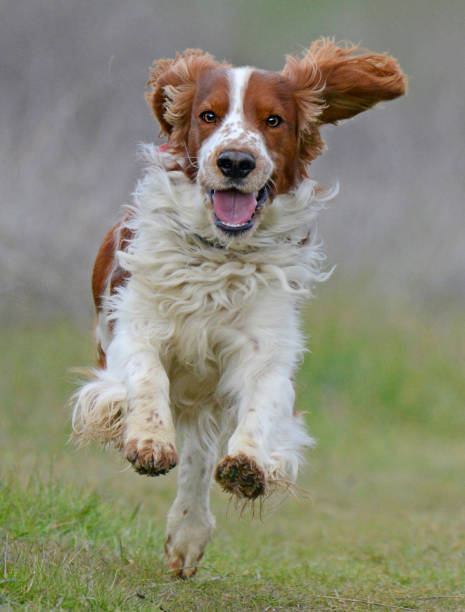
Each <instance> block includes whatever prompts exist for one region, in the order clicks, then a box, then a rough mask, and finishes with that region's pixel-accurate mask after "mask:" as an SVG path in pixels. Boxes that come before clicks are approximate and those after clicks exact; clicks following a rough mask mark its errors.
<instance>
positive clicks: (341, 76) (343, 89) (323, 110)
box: [283, 38, 407, 123]
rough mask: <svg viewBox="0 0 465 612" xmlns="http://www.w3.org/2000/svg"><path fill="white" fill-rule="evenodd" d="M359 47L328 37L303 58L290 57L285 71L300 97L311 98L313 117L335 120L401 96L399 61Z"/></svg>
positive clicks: (402, 77)
mask: <svg viewBox="0 0 465 612" xmlns="http://www.w3.org/2000/svg"><path fill="white" fill-rule="evenodd" d="M357 52H359V47H357V46H355V45H347V46H346V47H340V46H338V45H336V43H335V42H334V41H333V40H331V39H328V38H322V39H319V40H316V41H315V42H314V43H312V45H311V47H310V49H309V50H308V52H307V53H306V55H305V56H304V57H303V58H302V59H299V58H296V57H293V56H289V57H287V63H286V66H285V67H284V70H283V74H284V75H285V76H287V77H288V78H290V79H291V81H293V82H294V84H295V87H296V95H297V99H298V100H300V105H301V106H302V100H304V101H305V100H306V101H307V104H308V100H309V99H310V100H311V102H312V104H313V105H315V104H316V105H317V106H318V107H319V108H318V110H317V111H315V109H313V119H314V120H316V121H317V122H318V123H335V122H336V121H339V120H341V119H349V118H350V117H353V116H354V115H357V114H358V113H360V112H362V111H364V110H367V109H369V108H371V107H372V106H374V105H375V104H377V103H378V102H382V101H384V100H392V99H394V98H397V97H399V96H402V95H403V94H404V93H405V92H406V89H407V79H406V77H405V75H404V73H403V72H402V70H401V69H400V66H399V64H398V63H397V61H396V60H395V59H394V58H393V57H390V56H389V55H385V54H379V53H371V52H368V53H362V54H358V55H357Z"/></svg>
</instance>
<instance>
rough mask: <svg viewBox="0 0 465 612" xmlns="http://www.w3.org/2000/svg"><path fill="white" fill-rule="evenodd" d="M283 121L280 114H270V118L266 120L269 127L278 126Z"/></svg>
mask: <svg viewBox="0 0 465 612" xmlns="http://www.w3.org/2000/svg"><path fill="white" fill-rule="evenodd" d="M282 122H283V120H282V118H281V117H280V116H279V115H270V116H269V117H268V119H267V120H266V121H265V123H266V125H267V126H268V127H272V128H275V127H278V125H281V123H282Z"/></svg>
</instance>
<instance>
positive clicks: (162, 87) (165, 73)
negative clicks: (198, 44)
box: [145, 49, 218, 144]
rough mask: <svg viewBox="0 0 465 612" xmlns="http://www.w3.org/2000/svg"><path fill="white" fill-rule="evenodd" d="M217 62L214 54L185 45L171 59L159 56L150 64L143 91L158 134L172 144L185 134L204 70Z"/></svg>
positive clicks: (214, 65) (181, 140)
mask: <svg viewBox="0 0 465 612" xmlns="http://www.w3.org/2000/svg"><path fill="white" fill-rule="evenodd" d="M216 66H218V63H217V62H216V60H215V58H214V57H213V56H212V55H210V54H209V53H204V52H203V51H201V50H200V49H186V51H184V53H182V54H181V53H177V54H176V57H175V58H174V59H160V60H157V61H155V62H154V63H153V65H152V67H151V68H150V78H149V80H148V81H147V86H149V85H150V86H151V91H149V92H147V93H146V94H145V98H146V100H147V103H148V105H149V106H150V108H151V109H152V111H153V114H154V115H155V117H156V119H157V121H158V123H159V124H160V127H161V134H164V135H165V136H167V137H168V138H169V139H170V141H171V142H173V144H181V142H183V141H184V140H185V138H186V137H187V132H188V129H189V121H190V113H191V108H192V101H193V98H194V95H195V86H196V83H197V80H198V78H199V76H200V74H201V73H202V72H203V71H204V70H208V69H211V68H215V67H216Z"/></svg>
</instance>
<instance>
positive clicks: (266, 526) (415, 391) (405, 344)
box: [0, 292, 465, 612]
mask: <svg viewBox="0 0 465 612" xmlns="http://www.w3.org/2000/svg"><path fill="white" fill-rule="evenodd" d="M321 293H322V297H320V298H319V299H317V300H316V301H315V302H314V303H313V305H312V308H311V309H310V310H309V312H308V316H307V320H308V329H309V332H311V338H310V341H309V346H310V347H311V351H312V352H311V353H309V354H308V356H307V358H306V360H305V364H304V365H303V367H302V368H301V371H300V374H299V379H298V382H297V386H298V395H299V400H298V404H299V408H300V409H301V410H306V411H308V413H309V414H308V422H309V426H310V430H311V432H312V433H313V435H314V436H315V437H316V438H317V440H318V447H317V449H316V450H315V451H313V452H312V453H310V456H309V465H308V467H307V468H306V470H305V471H304V472H303V474H302V476H301V478H300V480H299V484H300V485H301V486H302V487H303V488H305V489H306V490H307V491H309V494H310V498H308V496H307V495H304V494H302V495H301V496H300V497H297V498H290V499H287V500H286V502H285V503H284V504H283V505H281V506H280V507H277V508H274V507H273V506H277V505H278V504H277V503H274V502H273V501H272V500H270V501H269V503H268V506H267V505H265V508H264V509H263V517H262V520H260V517H259V512H258V508H257V509H256V516H255V518H252V517H251V515H250V512H245V513H244V515H243V516H242V518H241V517H240V512H239V511H238V510H237V509H236V508H235V507H234V505H233V504H231V503H229V501H228V500H227V499H225V497H224V496H223V495H222V494H221V493H220V492H219V491H218V489H217V488H216V486H214V495H213V510H214V512H215V514H216V516H217V521H218V528H217V532H216V534H215V537H214V540H213V541H212V543H211V544H210V546H209V548H208V549H207V552H206V554H205V557H204V559H203V560H202V566H201V568H200V570H199V573H198V575H197V577H195V578H194V579H193V580H191V581H176V580H172V579H171V578H170V577H169V576H168V575H167V574H166V572H165V569H164V565H163V556H162V543H163V532H164V518H165V515H166V512H167V510H168V508H169V505H170V502H171V500H172V498H173V496H174V491H175V475H170V476H167V477H163V478H159V479H149V478H143V477H140V476H137V475H135V474H133V473H132V471H131V470H129V469H127V468H126V466H125V465H124V463H123V462H122V460H121V459H120V457H119V456H118V455H117V453H116V452H115V451H108V452H105V451H102V450H100V449H98V448H89V449H84V450H79V451H78V450H76V449H75V448H73V446H72V445H70V444H69V443H68V442H67V438H68V435H69V432H70V419H69V409H68V408H66V407H65V405H64V404H65V401H66V399H67V397H68V396H69V395H70V393H71V390H72V387H73V384H72V379H73V376H72V375H70V374H69V368H70V367H71V366H85V365H88V364H90V363H91V362H92V358H93V346H92V338H91V334H90V332H89V333H84V334H83V333H82V330H78V329H75V328H73V327H72V326H70V325H68V324H54V325H48V326H45V327H42V328H34V329H25V328H23V329H13V330H10V331H6V332H4V333H3V341H4V350H3V351H2V354H1V356H0V368H1V370H2V374H3V375H2V379H1V383H0V384H1V388H0V392H1V398H2V410H1V414H0V444H1V465H2V468H1V475H2V476H1V490H0V609H2V610H3V609H5V610H9V609H11V610H15V609H30V610H51V609H56V610H80V609H86V608H90V609H94V610H138V609H140V610H144V609H147V610H149V609H150V610H165V611H170V612H172V611H174V610H283V609H290V610H294V609H295V610H299V609H304V610H359V609H360V610H382V609H385V610H388V609H393V610H396V609H398V608H400V609H402V608H410V609H414V610H464V609H465V512H464V498H465V494H464V492H465V487H464V480H465V479H464V472H465V469H464V459H465V452H464V442H463V433H464V429H465V411H464V410H463V407H464V404H465V377H464V367H463V366H464V363H463V346H464V340H465V325H464V322H463V319H461V318H460V317H459V316H456V317H454V316H453V315H450V316H448V318H447V319H446V318H445V317H444V316H443V317H441V318H440V317H438V316H437V315H436V316H433V315H432V314H429V315H427V314H425V313H422V314H421V313H415V315H413V314H412V313H410V312H409V310H408V309H407V308H406V307H404V308H396V309H394V308H393V307H392V306H389V307H388V306H386V305H378V306H374V305H372V304H364V305H362V303H361V302H359V301H356V300H355V299H354V297H353V296H350V297H349V296H347V295H346V294H344V293H342V294H341V295H337V294H334V293H333V294H328V295H326V296H325V294H324V292H321ZM354 600H358V601H354ZM370 602H371V603H370ZM375 604H376V605H375ZM396 606H397V608H396Z"/></svg>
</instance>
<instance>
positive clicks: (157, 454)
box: [124, 438, 178, 476]
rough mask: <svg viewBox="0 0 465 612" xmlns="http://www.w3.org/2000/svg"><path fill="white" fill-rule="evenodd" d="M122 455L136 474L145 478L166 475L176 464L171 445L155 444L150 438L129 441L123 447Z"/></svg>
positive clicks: (176, 456) (173, 449) (176, 459)
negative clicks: (145, 475) (144, 475)
mask: <svg viewBox="0 0 465 612" xmlns="http://www.w3.org/2000/svg"><path fill="white" fill-rule="evenodd" d="M124 454H125V457H126V459H127V460H128V461H129V462H130V463H132V465H133V467H134V469H135V470H136V472H138V473H139V474H147V476H160V475H161V474H166V473H167V472H169V471H170V470H171V469H172V468H174V467H175V466H176V464H177V462H178V455H177V453H176V450H175V448H174V446H173V444H171V443H170V444H165V445H162V444H157V443H156V442H155V440H153V439H152V438H146V439H142V440H137V439H132V440H129V441H128V442H127V443H126V446H125V447H124Z"/></svg>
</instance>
